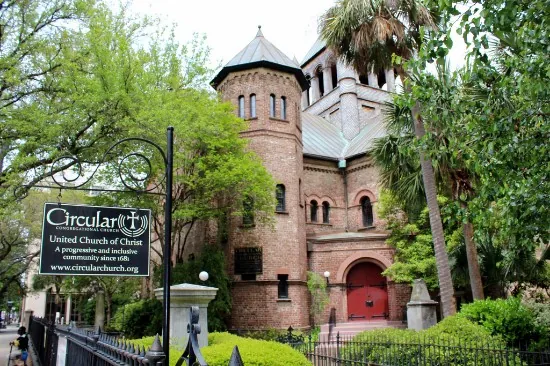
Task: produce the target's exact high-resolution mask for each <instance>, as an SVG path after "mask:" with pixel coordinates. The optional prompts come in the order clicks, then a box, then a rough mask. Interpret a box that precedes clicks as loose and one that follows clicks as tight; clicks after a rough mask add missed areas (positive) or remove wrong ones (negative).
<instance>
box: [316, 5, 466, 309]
mask: <svg viewBox="0 0 550 366" xmlns="http://www.w3.org/2000/svg"><path fill="white" fill-rule="evenodd" d="M421 26H426V27H430V28H436V16H435V14H432V13H431V12H430V11H429V10H428V9H427V8H426V7H425V6H424V5H423V4H422V3H420V2H419V1H418V0H339V1H338V2H337V3H336V5H334V6H333V7H332V8H330V9H329V10H328V11H327V12H326V13H325V14H324V15H323V16H321V19H320V27H319V28H320V33H321V37H322V38H323V39H324V40H325V42H326V44H327V47H329V48H330V49H332V50H333V51H334V52H335V53H336V54H337V55H338V56H340V57H341V58H342V59H343V61H344V62H346V63H348V64H350V65H352V66H353V67H354V68H355V69H356V70H357V71H358V72H359V73H360V74H366V73H369V72H373V71H377V70H379V69H386V68H393V67H394V66H393V64H392V55H393V54H395V55H397V56H400V57H401V58H403V59H405V60H407V59H410V58H411V57H412V55H413V54H414V52H415V50H416V49H418V46H419V45H420V44H421V42H422V38H421V34H420V27H421ZM396 70H397V73H398V75H399V76H401V80H402V81H404V83H405V85H407V84H406V80H407V79H408V75H407V74H406V71H405V70H404V68H402V67H401V66H398V67H397V68H396ZM420 112H421V107H420V104H419V103H418V102H417V103H415V105H414V106H413V108H412V110H411V114H412V119H413V122H414V132H415V135H416V137H417V138H418V139H422V138H423V137H424V135H425V134H426V131H425V127H424V123H423V121H422V117H421V114H420ZM420 167H421V170H422V180H423V183H424V188H425V193H426V200H427V204H428V209H429V216H430V227H431V230H432V237H433V242H434V251H435V256H436V263H437V272H438V278H439V288H440V293H441V302H442V310H443V316H444V317H446V316H449V315H453V314H454V313H455V312H456V304H455V301H454V290H453V282H452V278H451V270H450V266H449V258H448V255H447V252H446V248H445V239H444V236H443V224H442V222H441V213H440V211H439V205H438V203H437V188H436V184H435V177H434V169H433V166H432V163H431V161H430V160H428V159H426V157H425V154H424V152H423V151H420Z"/></svg>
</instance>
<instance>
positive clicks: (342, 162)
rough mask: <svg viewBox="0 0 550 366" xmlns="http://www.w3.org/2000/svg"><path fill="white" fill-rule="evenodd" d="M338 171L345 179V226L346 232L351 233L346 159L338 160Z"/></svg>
mask: <svg viewBox="0 0 550 366" xmlns="http://www.w3.org/2000/svg"><path fill="white" fill-rule="evenodd" d="M338 169H340V172H342V178H344V204H345V208H346V211H345V217H344V218H345V220H344V225H345V230H346V232H348V231H349V223H348V221H349V219H348V207H349V202H348V176H347V174H346V159H340V160H338Z"/></svg>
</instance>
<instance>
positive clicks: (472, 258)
mask: <svg viewBox="0 0 550 366" xmlns="http://www.w3.org/2000/svg"><path fill="white" fill-rule="evenodd" d="M460 206H461V207H462V208H467V205H466V203H465V202H462V201H461V202H460ZM462 226H463V230H464V243H465V244H466V258H467V259H468V273H469V275H470V287H471V288H472V296H473V297H474V300H483V299H484V298H485V296H484V295H483V282H481V271H480V270H479V262H478V259H477V258H478V256H477V247H476V243H475V242H474V225H473V224H472V223H471V222H469V221H467V222H465V223H464V224H463V225H462Z"/></svg>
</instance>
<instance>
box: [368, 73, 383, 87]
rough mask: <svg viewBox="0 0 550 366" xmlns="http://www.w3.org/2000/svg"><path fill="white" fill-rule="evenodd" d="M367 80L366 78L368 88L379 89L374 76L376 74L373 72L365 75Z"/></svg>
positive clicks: (376, 78)
mask: <svg viewBox="0 0 550 366" xmlns="http://www.w3.org/2000/svg"><path fill="white" fill-rule="evenodd" d="M367 78H368V81H369V86H372V87H373V88H379V87H380V86H379V85H378V76H376V74H375V73H374V72H369V74H368V75H367Z"/></svg>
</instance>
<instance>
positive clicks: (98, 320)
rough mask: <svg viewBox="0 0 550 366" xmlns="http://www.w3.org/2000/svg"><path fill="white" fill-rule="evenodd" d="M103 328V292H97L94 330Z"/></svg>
mask: <svg viewBox="0 0 550 366" xmlns="http://www.w3.org/2000/svg"><path fill="white" fill-rule="evenodd" d="M97 327H100V328H101V329H104V328H105V292H103V290H99V291H98V292H97V294H96V297H95V322H94V328H95V329H97Z"/></svg>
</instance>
